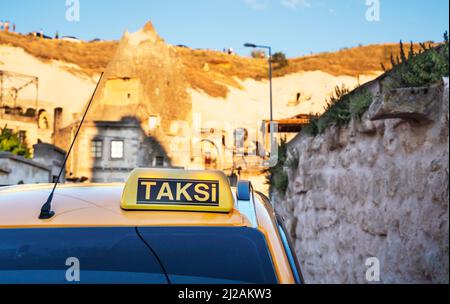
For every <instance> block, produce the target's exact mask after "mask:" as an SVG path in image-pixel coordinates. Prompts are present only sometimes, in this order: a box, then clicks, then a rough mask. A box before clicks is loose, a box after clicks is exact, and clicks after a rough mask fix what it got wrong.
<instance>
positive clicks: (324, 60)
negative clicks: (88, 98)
mask: <svg viewBox="0 0 450 304" xmlns="http://www.w3.org/2000/svg"><path fill="white" fill-rule="evenodd" d="M0 45H9V46H13V47H19V48H22V49H23V50H25V51H26V52H27V53H28V54H30V55H32V56H34V57H35V58H38V59H40V60H42V61H44V62H51V61H61V62H65V63H69V64H73V65H76V67H74V66H70V65H69V66H67V67H66V69H67V70H68V71H70V72H72V73H75V74H78V73H83V74H85V75H88V76H92V75H96V74H99V73H100V72H101V71H103V70H104V69H105V68H106V66H107V64H108V62H109V61H110V59H111V58H113V56H114V54H115V51H116V50H117V47H118V42H116V41H103V42H81V43H73V42H68V41H61V40H47V39H40V38H37V37H33V36H25V35H20V34H15V33H6V32H0ZM414 47H415V48H418V45H415V46H414ZM175 49H176V53H177V56H178V57H179V58H180V60H181V61H182V62H183V65H184V67H185V69H186V71H185V72H186V74H187V75H189V77H188V81H189V83H190V86H191V87H192V88H194V89H200V90H202V91H204V92H206V93H207V94H208V95H210V96H212V97H225V96H226V95H227V93H228V91H229V87H230V86H231V87H234V88H242V86H241V85H240V83H239V82H238V81H236V78H238V79H240V80H245V79H247V78H251V79H255V80H260V79H266V78H267V63H266V61H265V60H264V59H252V58H246V57H240V56H230V55H227V54H224V53H222V52H217V51H210V50H193V49H190V48H185V47H175ZM391 54H393V55H394V56H398V55H399V48H398V45H397V44H383V45H369V46H360V47H355V48H348V49H342V50H340V51H338V52H334V53H320V54H314V55H311V56H306V57H300V58H292V59H289V60H288V65H287V66H286V67H283V68H281V69H277V70H275V76H276V77H282V76H286V75H289V74H294V73H299V72H307V71H322V72H324V73H327V74H330V75H333V76H350V77H355V78H357V77H359V76H360V75H370V74H373V73H374V72H377V71H380V70H382V68H381V65H382V64H383V65H384V66H385V67H386V68H389V67H390V65H391V63H390V56H391Z"/></svg>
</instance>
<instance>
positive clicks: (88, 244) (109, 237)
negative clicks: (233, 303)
mask: <svg viewBox="0 0 450 304" xmlns="http://www.w3.org/2000/svg"><path fill="white" fill-rule="evenodd" d="M0 239H1V240H2V242H0V283H19V284H22V283H44V284H48V283H52V284H54V283H56V284H58V283H65V282H66V271H67V268H68V267H67V266H66V263H65V261H66V258H67V256H74V257H77V258H78V259H79V262H80V275H81V279H80V283H82V284H92V283H93V284H99V283H100V284H103V283H125V284H133V283H139V284H146V283H159V284H161V283H167V277H168V278H169V280H170V283H172V284H210V283H221V284H227V283H239V284H241V283H244V284H245V283H251V284H274V283H277V277H276V274H275V270H274V267H273V264H272V259H271V256H270V253H269V250H268V247H267V244H266V241H265V238H264V236H263V234H262V233H261V232H259V231H258V230H256V229H252V228H246V227H228V228H226V227H140V228H137V229H135V228H100V227H97V228H72V229H69V228H67V229H63V228H61V229H60V228H55V229H11V230H10V229H3V230H0ZM18 252H19V254H18ZM166 274H167V276H166Z"/></svg>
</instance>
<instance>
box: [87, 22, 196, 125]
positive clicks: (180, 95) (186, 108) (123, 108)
mask: <svg viewBox="0 0 450 304" xmlns="http://www.w3.org/2000/svg"><path fill="white" fill-rule="evenodd" d="M187 87H188V86H187V83H186V81H185V78H184V72H183V66H182V63H181V62H180V60H179V59H178V57H177V55H176V51H175V50H174V48H173V47H172V46H171V45H169V44H166V43H165V41H164V40H163V39H162V38H161V37H159V36H158V34H157V33H156V31H155V29H154V27H153V25H152V24H151V23H150V22H149V23H147V24H146V25H145V26H144V27H143V28H142V29H140V30H139V31H137V32H135V33H128V32H126V33H125V34H124V36H123V37H122V39H121V41H120V43H119V46H118V49H117V52H116V54H115V56H114V57H113V59H112V60H111V62H110V64H109V65H108V67H107V69H106V71H105V74H104V77H103V81H102V82H101V85H100V89H99V93H98V94H97V97H96V100H95V102H94V104H93V110H92V112H91V116H90V119H93V120H105V121H118V120H120V119H121V118H123V117H130V116H131V117H136V118H138V119H139V120H140V121H142V122H143V127H144V128H146V127H147V126H148V119H149V117H152V116H154V115H155V116H158V120H159V121H160V123H161V127H162V131H164V132H166V133H168V131H169V129H170V126H171V123H172V122H173V121H175V120H181V121H190V119H189V118H190V115H191V111H192V105H191V99H190V95H188V93H187Z"/></svg>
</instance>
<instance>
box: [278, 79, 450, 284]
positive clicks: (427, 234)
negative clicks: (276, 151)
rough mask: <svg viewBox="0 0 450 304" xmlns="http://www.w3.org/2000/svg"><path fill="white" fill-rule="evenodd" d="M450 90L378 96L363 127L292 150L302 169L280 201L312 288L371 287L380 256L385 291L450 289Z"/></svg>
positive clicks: (306, 140) (302, 140)
mask: <svg viewBox="0 0 450 304" xmlns="http://www.w3.org/2000/svg"><path fill="white" fill-rule="evenodd" d="M430 90H431V91H430ZM448 90H449V87H448V78H445V79H444V81H443V84H439V85H437V86H435V87H431V88H429V89H425V90H417V89H415V90H414V89H410V90H409V92H407V91H405V92H400V93H399V92H396V93H395V94H390V95H389V96H387V95H385V96H377V97H376V100H375V101H374V104H373V105H372V107H371V109H369V111H367V113H366V114H364V116H363V117H362V118H361V119H360V120H359V119H358V120H352V122H351V123H350V124H349V125H348V126H346V127H342V128H330V129H329V130H327V131H326V132H325V133H324V134H322V135H319V136H316V137H310V136H307V135H306V134H300V135H299V136H298V137H297V138H295V139H294V140H293V141H292V142H290V143H289V149H291V151H292V149H293V150H296V152H297V153H298V156H299V166H298V168H285V169H286V170H287V172H288V175H289V181H290V182H289V188H288V190H287V193H286V194H285V195H283V196H280V195H278V194H274V195H273V201H274V204H275V208H276V209H277V211H278V212H279V213H280V214H281V215H282V216H283V217H284V218H285V220H286V222H287V227H288V230H289V231H290V233H291V235H292V237H293V239H294V241H295V247H296V252H297V254H298V257H299V261H300V264H301V267H302V270H303V275H304V277H305V280H306V282H308V283H367V280H366V271H367V269H368V267H367V266H366V264H365V263H366V260H367V259H368V258H371V257H376V258H378V260H379V261H380V280H381V281H380V282H381V283H448V282H449V209H448V206H449V182H448V180H449V178H448V177H449V146H448V145H449V133H448V132H449V131H448V127H449V124H448V119H449V108H448V103H449V97H448ZM430 94H431V95H432V96H434V97H433V100H432V101H430V98H429V97H430ZM433 94H434V95H433ZM405 95H408V96H409V97H408V103H407V104H405V102H404V101H405V100H404V98H405ZM411 96H413V97H411ZM387 98H389V100H388V99H387ZM396 98H397V99H402V100H395V99H396ZM412 102H413V103H412ZM395 103H398V104H399V105H402V106H403V107H405V108H406V110H405V109H401V108H395V107H393V106H392V105H393V104H395ZM412 104H415V105H416V106H413V107H412ZM380 109H381V110H380ZM389 109H390V110H389ZM430 109H431V110H432V111H431V110H430ZM383 111H384V112H383ZM389 111H390V112H389ZM376 112H383V113H382V115H378V116H381V117H378V118H377V113H376ZM389 113H394V114H392V115H389ZM396 115H398V116H396ZM396 117H399V118H396ZM370 118H372V120H371V119H370ZM374 119H379V120H374ZM290 153H291V155H295V154H296V153H292V152H290Z"/></svg>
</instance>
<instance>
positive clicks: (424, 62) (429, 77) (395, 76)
mask: <svg viewBox="0 0 450 304" xmlns="http://www.w3.org/2000/svg"><path fill="white" fill-rule="evenodd" d="M420 46H421V50H420V51H419V52H415V51H414V49H413V43H412V42H411V46H410V49H409V52H408V57H407V56H406V52H405V50H404V46H403V43H402V42H401V41H400V58H397V59H394V58H393V57H392V56H391V61H392V65H393V69H392V80H391V81H390V82H389V84H388V85H387V88H388V89H395V88H406V87H421V86H427V85H430V84H432V83H434V82H436V81H439V80H440V79H441V78H442V77H444V76H447V77H448V75H449V62H448V55H449V52H448V33H447V32H445V33H444V43H443V44H441V45H439V46H437V47H434V46H433V45H432V44H428V45H427V44H426V43H421V44H420Z"/></svg>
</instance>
